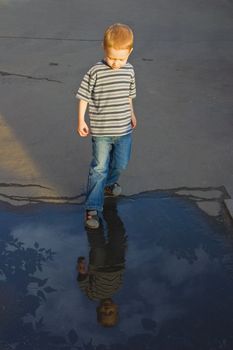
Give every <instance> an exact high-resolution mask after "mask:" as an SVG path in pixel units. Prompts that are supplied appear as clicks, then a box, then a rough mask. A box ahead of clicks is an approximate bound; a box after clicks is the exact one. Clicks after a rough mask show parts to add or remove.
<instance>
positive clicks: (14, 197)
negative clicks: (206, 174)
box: [0, 183, 230, 203]
mask: <svg viewBox="0 0 233 350" xmlns="http://www.w3.org/2000/svg"><path fill="white" fill-rule="evenodd" d="M0 187H9V188H14V187H40V188H43V189H48V190H51V188H48V187H45V186H41V185H38V184H24V185H23V184H19V183H0ZM184 190H185V191H192V192H193V191H202V192H208V191H219V192H220V193H221V195H220V196H219V197H216V196H213V197H211V198H205V197H201V196H200V194H198V195H197V196H195V194H194V193H192V194H191V193H190V194H188V193H187V194H184V193H183V194H180V193H179V191H184ZM157 192H160V193H161V192H163V193H167V194H168V195H170V196H177V197H182V198H187V199H190V200H195V201H196V202H211V201H217V202H219V203H222V202H223V200H224V199H229V198H230V196H229V194H228V193H227V191H226V189H225V187H224V186H219V187H205V188H202V187H179V188H173V189H166V190H161V189H158V190H151V191H144V192H140V193H137V194H133V195H130V196H124V195H123V196H122V197H129V198H131V199H134V198H135V197H138V196H143V195H146V196H150V195H154V194H155V193H157ZM0 196H1V197H3V198H7V199H10V200H14V201H17V202H20V201H28V202H36V203H45V202H46V201H66V202H70V201H74V200H77V199H79V198H82V197H84V196H85V193H81V194H80V195H77V196H73V197H69V196H60V197H58V196H57V197H56V196H35V197H30V196H29V195H28V196H19V195H7V194H5V193H0Z"/></svg>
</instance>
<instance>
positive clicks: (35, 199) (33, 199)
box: [0, 193, 85, 204]
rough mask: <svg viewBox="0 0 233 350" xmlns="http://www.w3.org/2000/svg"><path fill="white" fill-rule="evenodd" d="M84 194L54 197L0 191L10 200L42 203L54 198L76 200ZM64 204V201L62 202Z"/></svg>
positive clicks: (0, 194) (2, 195)
mask: <svg viewBox="0 0 233 350" xmlns="http://www.w3.org/2000/svg"><path fill="white" fill-rule="evenodd" d="M84 195H85V194H80V195H78V196H74V197H66V196H61V197H55V196H38V197H29V196H14V195H12V196H10V195H7V194H4V193H0V196H1V197H4V198H7V199H10V200H14V201H17V202H20V201H28V202H34V203H44V202H45V200H46V201H48V200H49V201H50V200H53V201H56V200H59V201H61V200H62V201H73V200H76V199H79V198H82V197H83V196H84ZM63 204H64V203H63Z"/></svg>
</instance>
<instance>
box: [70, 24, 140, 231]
mask: <svg viewBox="0 0 233 350" xmlns="http://www.w3.org/2000/svg"><path fill="white" fill-rule="evenodd" d="M103 48H104V59H103V60H102V61H100V62H98V63H96V64H95V65H94V66H93V67H91V68H90V69H89V71H88V72H87V73H86V75H85V76H84V78H83V81H82V82H81V85H80V88H79V90H78V93H77V95H76V97H77V98H78V99H79V100H80V101H79V108H78V128H77V132H78V133H79V135H80V136H82V137H86V136H87V135H88V134H89V127H88V125H87V123H86V122H85V112H86V109H87V105H88V106H89V117H90V130H91V135H92V162H91V166H90V170H89V176H88V184H87V196H86V203H85V208H86V216H85V225H86V226H87V227H88V228H98V226H99V221H100V220H99V215H98V212H101V211H102V210H103V202H104V192H105V193H107V194H110V195H113V196H117V195H119V194H120V193H121V188H120V185H119V184H118V183H117V181H118V179H119V177H120V175H121V172H122V171H123V170H124V169H125V168H126V167H127V164H128V161H129V158H130V153H131V142H132V140H131V133H132V129H134V128H135V127H136V117H135V114H134V110H133V102H132V99H133V98H135V96H136V87H135V74H134V68H133V66H132V65H131V64H130V63H128V62H127V60H128V57H129V55H130V54H131V52H132V50H133V32H132V30H131V29H130V28H129V27H128V26H127V25H124V24H119V23H117V24H114V25H112V26H110V27H109V28H108V29H107V30H106V32H105V35H104V41H103Z"/></svg>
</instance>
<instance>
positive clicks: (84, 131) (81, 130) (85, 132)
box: [77, 121, 89, 137]
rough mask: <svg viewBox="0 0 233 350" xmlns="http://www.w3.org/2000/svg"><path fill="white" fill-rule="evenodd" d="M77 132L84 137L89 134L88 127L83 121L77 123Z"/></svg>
mask: <svg viewBox="0 0 233 350" xmlns="http://www.w3.org/2000/svg"><path fill="white" fill-rule="evenodd" d="M77 132H78V133H79V135H80V136H81V137H86V136H87V135H88V134H89V128H88V126H87V124H86V123H85V122H84V121H82V122H80V123H79V124H78V129H77Z"/></svg>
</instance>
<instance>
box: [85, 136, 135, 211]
mask: <svg viewBox="0 0 233 350" xmlns="http://www.w3.org/2000/svg"><path fill="white" fill-rule="evenodd" d="M131 144H132V135H131V133H130V134H128V135H124V136H98V137H94V136H93V137H92V162H91V166H90V170H89V175H88V183H87V196H86V203H85V208H86V210H87V209H95V210H97V211H102V210H103V204H104V188H105V187H106V186H110V185H113V184H114V183H115V182H117V181H118V179H119V177H120V174H121V172H122V171H123V170H124V169H125V168H126V167H127V165H128V162H129V159H130V153H131Z"/></svg>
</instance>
